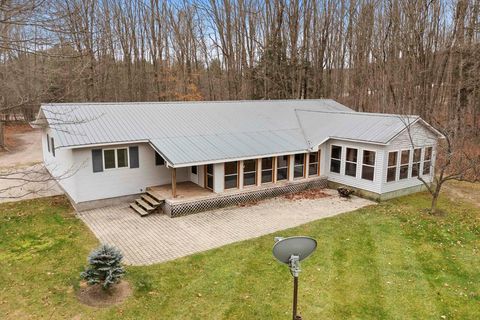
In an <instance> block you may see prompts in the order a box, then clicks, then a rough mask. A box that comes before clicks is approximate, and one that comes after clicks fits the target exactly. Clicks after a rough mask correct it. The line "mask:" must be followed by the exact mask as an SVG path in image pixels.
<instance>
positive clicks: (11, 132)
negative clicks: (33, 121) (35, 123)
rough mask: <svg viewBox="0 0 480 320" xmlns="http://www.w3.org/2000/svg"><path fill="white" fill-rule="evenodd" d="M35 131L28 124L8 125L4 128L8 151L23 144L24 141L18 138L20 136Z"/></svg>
mask: <svg viewBox="0 0 480 320" xmlns="http://www.w3.org/2000/svg"><path fill="white" fill-rule="evenodd" d="M33 130H34V129H33V128H32V127H31V126H30V125H28V124H26V123H21V124H18V123H17V124H8V125H6V126H5V127H4V134H5V146H6V148H7V149H8V150H13V149H15V148H17V147H18V146H19V145H21V144H22V140H21V139H19V138H18V135H19V134H22V133H27V132H31V131H33Z"/></svg>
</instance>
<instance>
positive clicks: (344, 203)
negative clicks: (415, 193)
mask: <svg viewBox="0 0 480 320" xmlns="http://www.w3.org/2000/svg"><path fill="white" fill-rule="evenodd" d="M324 192H325V193H326V194H328V195H329V196H327V197H325V198H319V199H313V200H308V199H302V200H289V199H286V198H284V197H278V198H273V199H269V200H264V201H261V202H259V203H258V204H255V205H252V206H246V207H229V208H224V209H218V210H212V211H207V212H203V213H198V214H192V215H189V216H184V217H178V218H169V217H168V216H166V215H161V214H153V215H150V216H147V217H140V216H139V215H137V214H135V213H134V212H133V211H132V210H131V209H130V208H129V207H128V204H125V205H119V206H114V207H107V208H100V209H95V210H90V211H83V212H80V213H78V216H79V217H80V218H81V219H82V220H83V221H84V222H85V223H86V224H87V225H88V226H89V228H90V229H91V230H92V231H93V232H94V234H95V235H96V236H97V238H98V239H99V240H100V241H101V242H102V243H108V244H111V245H115V246H117V247H118V248H120V250H122V252H123V253H124V256H125V259H124V261H125V263H127V264H130V265H148V264H154V263H160V262H165V261H169V260H173V259H176V258H180V257H183V256H187V255H190V254H194V253H197V252H201V251H205V250H209V249H212V248H216V247H220V246H223V245H226V244H229V243H233V242H237V241H242V240H247V239H251V238H255V237H259V236H262V235H265V234H269V233H273V232H276V231H279V230H284V229H288V228H292V227H295V226H298V225H301V224H304V223H307V222H310V221H313V220H317V219H321V218H325V217H330V216H334V215H337V214H340V213H343V212H348V211H352V210H355V209H358V208H361V207H364V206H367V205H371V204H374V202H372V201H369V200H366V199H362V198H358V197H352V198H351V199H348V200H347V199H341V198H339V197H338V196H337V195H336V191H334V190H329V189H325V190H324ZM272 241H273V240H272Z"/></svg>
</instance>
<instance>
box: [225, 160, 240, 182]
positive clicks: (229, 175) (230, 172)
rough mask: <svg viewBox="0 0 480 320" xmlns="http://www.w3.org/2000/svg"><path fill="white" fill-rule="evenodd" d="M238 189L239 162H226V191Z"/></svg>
mask: <svg viewBox="0 0 480 320" xmlns="http://www.w3.org/2000/svg"><path fill="white" fill-rule="evenodd" d="M237 187H238V162H237V161H232V162H225V189H231V188H237Z"/></svg>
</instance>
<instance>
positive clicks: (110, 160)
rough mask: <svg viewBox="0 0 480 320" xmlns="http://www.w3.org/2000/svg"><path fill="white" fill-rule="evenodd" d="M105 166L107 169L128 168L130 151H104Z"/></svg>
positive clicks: (125, 149) (120, 149) (124, 149)
mask: <svg viewBox="0 0 480 320" xmlns="http://www.w3.org/2000/svg"><path fill="white" fill-rule="evenodd" d="M103 166H104V168H105V169H114V168H126V167H128V149H127V148H119V149H104V150H103Z"/></svg>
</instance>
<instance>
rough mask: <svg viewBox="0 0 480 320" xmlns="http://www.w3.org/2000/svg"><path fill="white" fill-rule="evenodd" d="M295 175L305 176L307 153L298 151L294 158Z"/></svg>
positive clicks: (295, 176) (298, 176)
mask: <svg viewBox="0 0 480 320" xmlns="http://www.w3.org/2000/svg"><path fill="white" fill-rule="evenodd" d="M294 160H295V162H294V164H293V177H294V178H303V177H304V176H305V172H304V170H305V153H297V154H296V155H295V158H294Z"/></svg>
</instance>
